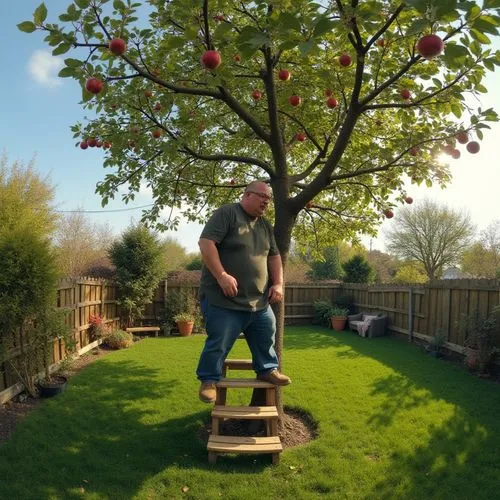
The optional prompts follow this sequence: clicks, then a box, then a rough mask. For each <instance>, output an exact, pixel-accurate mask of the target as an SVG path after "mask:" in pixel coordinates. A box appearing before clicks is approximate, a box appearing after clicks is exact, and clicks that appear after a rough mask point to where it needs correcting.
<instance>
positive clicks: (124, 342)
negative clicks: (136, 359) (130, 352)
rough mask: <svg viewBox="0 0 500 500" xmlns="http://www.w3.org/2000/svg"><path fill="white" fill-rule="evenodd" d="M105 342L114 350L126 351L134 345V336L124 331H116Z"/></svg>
mask: <svg viewBox="0 0 500 500" xmlns="http://www.w3.org/2000/svg"><path fill="white" fill-rule="evenodd" d="M104 342H105V343H106V344H107V345H108V346H109V347H111V348H112V349H126V348H127V347H130V346H131V345H132V344H133V343H134V336H133V335H132V334H131V333H129V332H124V331H123V330H116V331H115V332H113V333H111V334H110V335H108V336H107V337H105V339H104Z"/></svg>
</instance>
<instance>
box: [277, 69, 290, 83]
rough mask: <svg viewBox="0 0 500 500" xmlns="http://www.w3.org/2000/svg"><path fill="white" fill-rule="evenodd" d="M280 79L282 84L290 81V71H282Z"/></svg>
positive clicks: (279, 74) (279, 75)
mask: <svg viewBox="0 0 500 500" xmlns="http://www.w3.org/2000/svg"><path fill="white" fill-rule="evenodd" d="M278 78H279V79H280V80H281V81H282V82H287V81H288V80H290V71H288V70H286V69H281V70H280V72H279V73H278Z"/></svg>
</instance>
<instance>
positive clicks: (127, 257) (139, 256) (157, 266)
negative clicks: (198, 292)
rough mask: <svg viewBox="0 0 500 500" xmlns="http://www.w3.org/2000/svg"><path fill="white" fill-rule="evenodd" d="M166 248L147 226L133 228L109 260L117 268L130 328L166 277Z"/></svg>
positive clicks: (116, 243)
mask: <svg viewBox="0 0 500 500" xmlns="http://www.w3.org/2000/svg"><path fill="white" fill-rule="evenodd" d="M162 250H163V249H162V245H161V243H160V241H159V240H158V237H157V236H156V235H155V234H154V233H153V232H151V231H150V230H149V229H148V228H146V227H145V226H143V225H136V226H132V227H130V228H129V229H127V230H126V231H125V232H124V233H123V234H122V236H121V239H120V240H118V241H115V242H114V243H113V244H112V245H111V248H110V251H109V256H110V258H111V261H112V262H113V264H114V265H115V267H116V282H117V285H118V295H119V297H118V304H119V305H120V306H121V307H122V310H123V311H125V312H126V315H127V317H126V319H125V321H124V322H126V324H127V325H133V324H134V321H135V320H136V318H139V317H141V316H142V314H143V312H144V309H145V308H146V305H147V304H148V303H150V302H151V300H152V299H153V295H154V292H155V290H156V288H157V287H158V283H159V282H160V280H161V278H162V277H163V276H164V275H165V265H164V260H163V251H162Z"/></svg>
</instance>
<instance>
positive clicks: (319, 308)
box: [312, 300, 333, 328]
mask: <svg viewBox="0 0 500 500" xmlns="http://www.w3.org/2000/svg"><path fill="white" fill-rule="evenodd" d="M313 307H314V316H313V320H312V323H313V325H321V326H326V327H327V328H328V327H330V326H331V323H330V317H331V314H330V311H331V310H332V307H333V306H332V303H331V302H329V301H328V300H316V301H315V302H314V304H313Z"/></svg>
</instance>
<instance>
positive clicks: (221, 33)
mask: <svg viewBox="0 0 500 500" xmlns="http://www.w3.org/2000/svg"><path fill="white" fill-rule="evenodd" d="M232 29H233V27H232V26H231V24H229V23H220V24H219V26H217V28H216V29H215V31H214V34H213V37H214V38H215V39H216V40H222V39H223V38H224V37H225V36H226V35H227V33H228V32H230V31H231V30H232Z"/></svg>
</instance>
